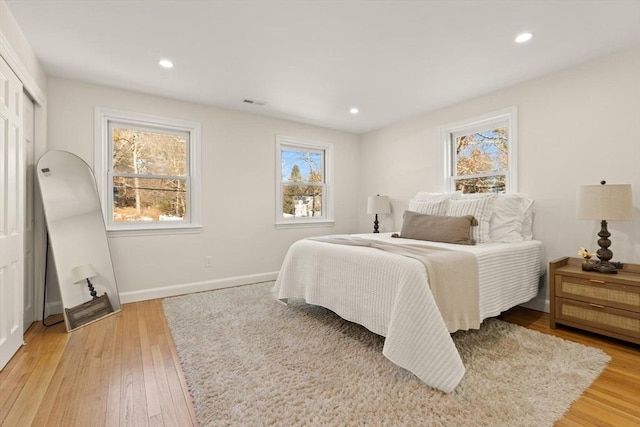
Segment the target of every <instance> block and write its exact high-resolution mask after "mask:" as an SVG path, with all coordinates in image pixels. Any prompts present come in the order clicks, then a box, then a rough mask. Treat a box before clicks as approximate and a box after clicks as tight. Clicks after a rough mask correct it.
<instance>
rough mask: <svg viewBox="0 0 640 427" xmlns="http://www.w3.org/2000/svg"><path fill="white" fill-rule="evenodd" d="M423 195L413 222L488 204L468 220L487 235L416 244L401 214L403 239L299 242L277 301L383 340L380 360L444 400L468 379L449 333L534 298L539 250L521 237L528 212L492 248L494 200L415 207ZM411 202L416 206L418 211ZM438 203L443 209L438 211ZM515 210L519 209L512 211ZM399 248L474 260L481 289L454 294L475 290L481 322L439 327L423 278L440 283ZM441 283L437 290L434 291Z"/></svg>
mask: <svg viewBox="0 0 640 427" xmlns="http://www.w3.org/2000/svg"><path fill="white" fill-rule="evenodd" d="M422 194H423V193H418V195H416V197H415V198H414V199H412V201H411V203H410V208H412V209H413V210H412V211H408V212H409V213H410V214H411V215H414V214H416V213H418V214H419V215H415V216H417V217H420V218H419V219H420V220H423V219H425V218H427V219H429V220H433V218H434V217H436V219H437V220H440V217H442V218H452V217H454V215H448V214H451V213H454V210H456V209H457V213H458V214H459V215H455V217H456V218H462V217H464V216H465V215H466V213H465V212H464V209H463V210H460V209H459V208H460V207H461V206H462V205H465V206H466V207H467V208H469V206H473V207H475V208H477V206H479V205H482V204H484V205H485V206H484V207H483V209H482V211H478V210H476V211H474V212H473V215H466V216H472V220H475V219H476V218H479V220H478V223H479V222H480V221H485V224H484V225H485V227H484V228H483V229H480V227H479V226H476V225H474V226H471V227H470V228H469V233H473V234H471V235H470V236H471V237H473V238H472V239H471V240H472V241H474V243H475V242H476V239H477V240H479V241H480V243H478V244H459V243H455V244H454V243H448V242H440V241H431V240H427V239H424V238H423V237H430V235H429V233H427V235H426V236H425V235H418V236H416V237H420V239H414V238H411V237H414V236H413V235H412V233H409V231H410V230H409V224H408V223H409V221H408V219H407V213H406V212H405V217H404V221H403V227H402V232H401V233H400V236H404V237H403V238H396V237H392V234H391V233H380V234H358V235H349V236H330V237H319V238H309V239H303V240H300V241H298V242H295V243H294V244H293V245H292V246H291V247H290V248H289V250H288V252H287V254H286V256H285V259H284V261H283V265H282V268H281V270H280V272H279V275H278V278H277V280H276V283H275V285H274V288H273V295H274V297H275V298H277V299H278V300H280V301H282V302H285V303H286V301H287V300H288V299H291V298H302V299H304V300H305V301H306V302H307V303H309V304H314V305H319V306H323V307H325V308H327V309H329V310H332V311H334V312H335V313H336V314H338V315H339V316H341V317H342V318H344V319H346V320H349V321H352V322H355V323H358V324H361V325H363V326H364V327H366V328H367V329H369V330H371V331H372V332H374V333H376V334H379V335H382V336H384V337H385V343H384V347H383V354H384V355H385V356H386V357H387V358H388V359H389V360H391V361H392V362H393V363H395V364H397V365H399V366H401V367H403V368H405V369H407V370H409V371H411V372H412V373H413V374H415V375H416V376H417V377H418V378H420V379H421V380H422V381H423V382H424V383H426V384H427V385H429V386H431V387H434V388H437V389H440V390H442V391H444V392H447V393H448V392H451V391H453V390H454V389H455V387H456V386H457V385H458V384H459V383H460V381H461V380H462V378H463V376H464V373H465V368H464V365H463V363H462V360H461V358H460V355H459V354H458V351H457V349H456V347H455V344H454V342H453V340H452V338H451V333H452V332H454V331H455V330H459V329H474V328H477V327H480V322H481V321H482V320H484V319H486V318H488V317H494V316H497V315H499V314H500V313H502V312H503V311H505V310H507V309H509V308H511V307H513V306H515V305H518V304H521V303H524V302H527V301H529V300H530V299H532V298H534V297H535V296H536V295H537V293H538V289H539V279H540V275H541V273H542V271H541V252H542V244H541V243H540V242H539V241H536V240H533V239H531V238H527V237H526V235H525V233H526V232H528V231H526V230H525V231H523V226H522V225H523V223H525V222H526V210H524V214H525V215H519V216H517V218H518V221H516V223H518V224H519V225H517V224H516V225H514V227H515V228H516V229H517V231H518V234H519V235H520V237H514V236H515V234H513V233H512V234H511V238H507V237H501V236H500V235H499V233H494V235H493V239H494V241H488V240H490V239H491V237H492V236H491V226H492V225H495V227H494V229H498V228H499V225H501V224H502V223H501V221H494V222H493V223H492V219H493V217H494V216H496V215H498V216H499V215H500V206H501V204H500V203H499V202H498V197H497V196H492V197H491V199H492V200H491V201H489V202H488V201H487V200H488V199H489V198H487V200H483V199H470V200H467V202H470V201H471V200H474V201H473V202H471V203H463V204H460V203H457V201H456V202H455V203H452V200H457V199H453V197H459V196H458V195H455V194H447V197H448V198H443V199H442V200H444V201H445V202H446V203H441V202H442V200H435V201H434V200H421V199H420V197H421V195H422ZM422 197H425V196H422ZM510 198H512V197H510ZM525 199H526V198H525ZM501 200H503V199H501ZM526 200H528V199H526ZM414 202H421V205H419V204H417V203H414ZM422 202H428V203H422ZM434 204H439V206H437V207H434ZM451 205H454V208H455V209H454V210H452V209H450V207H451ZM522 206H524V204H523V205H522ZM467 210H469V209H467ZM519 210H520V205H518V209H516V211H519ZM418 211H422V212H427V213H420V212H418ZM496 212H498V213H496ZM433 213H435V215H433ZM423 217H424V218H423ZM518 227H519V229H518ZM526 227H527V226H526V224H525V227H524V228H526ZM424 228H425V227H422V229H424ZM430 228H432V229H433V228H436V229H437V228H438V227H430ZM483 233H484V234H485V235H484V236H482V234H483ZM418 234H420V233H418ZM436 234H437V233H436ZM436 238H439V237H436ZM343 240H344V241H345V242H347V243H345V242H343ZM445 240H446V239H445ZM499 240H502V241H499ZM504 240H516V241H509V242H505V241H504ZM354 242H355V243H354ZM381 248H382V249H381ZM396 248H399V250H400V251H402V250H404V249H405V248H410V249H411V250H412V251H417V252H419V253H422V250H423V249H424V251H426V252H432V251H436V252H437V253H439V252H438V251H439V250H440V249H441V250H442V251H443V253H444V254H445V255H446V254H447V253H451V254H459V255H464V256H465V257H471V258H473V260H472V261H471V262H475V264H473V265H474V269H477V272H474V274H475V275H476V276H477V283H475V284H474V285H472V286H468V285H467V284H465V283H462V286H468V289H469V290H464V291H454V292H459V293H458V295H460V296H461V297H462V296H463V295H466V294H467V293H473V289H472V288H474V289H475V288H477V289H475V292H476V293H477V299H476V300H475V301H476V302H475V304H476V305H477V307H476V312H477V313H476V314H474V316H475V317H474V319H476V317H477V319H476V320H479V322H476V323H474V322H467V323H465V322H466V319H464V320H465V321H463V322H453V323H452V322H451V321H450V319H447V321H445V317H447V316H445V315H443V313H444V310H441V309H440V308H439V306H438V304H439V303H440V302H439V301H436V299H437V298H436V297H434V295H436V296H437V295H438V294H439V291H438V292H436V289H432V286H433V285H434V284H433V283H430V281H429V277H433V278H435V277H437V276H436V275H433V276H430V274H429V273H428V271H431V270H429V268H426V267H427V266H428V263H427V264H425V262H423V261H424V259H423V258H421V257H420V256H418V257H414V256H406V254H398V253H397V252H396V250H395V249H396ZM447 257H448V255H446V256H445V257H444V258H447ZM456 262H458V261H456ZM465 262H466V261H465ZM454 265H455V264H454ZM461 265H462V264H461ZM465 265H466V264H465ZM475 265H477V267H475ZM453 270H456V269H455V268H453ZM458 270H469V268H461V269H458ZM454 273H455V271H454ZM443 277H446V276H443ZM439 280H440V279H439ZM432 282H434V280H432ZM463 282H464V280H463ZM443 285H444V286H443ZM447 286H448V284H446V283H439V284H438V287H437V288H443V287H444V288H446V287H447ZM460 289H462V288H460ZM441 311H442V312H441Z"/></svg>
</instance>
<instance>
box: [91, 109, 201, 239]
mask: <svg viewBox="0 0 640 427" xmlns="http://www.w3.org/2000/svg"><path fill="white" fill-rule="evenodd" d="M199 145H200V124H199V123H194V122H187V121H183V120H175V119H167V118H162V117H154V116H149V115H143V114H136V113H128V112H122V111H115V110H106V109H96V159H95V160H96V161H95V168H96V170H95V175H96V181H97V183H98V190H99V193H100V199H101V204H102V212H103V214H104V216H105V225H106V227H107V230H110V231H111V230H137V231H139V230H150V231H158V230H180V229H182V230H183V231H184V229H189V228H196V227H199V226H200V224H199V222H200V212H199V194H200V193H199V190H200V182H199V181H200V179H199V167H198V159H199V155H198V153H199Z"/></svg>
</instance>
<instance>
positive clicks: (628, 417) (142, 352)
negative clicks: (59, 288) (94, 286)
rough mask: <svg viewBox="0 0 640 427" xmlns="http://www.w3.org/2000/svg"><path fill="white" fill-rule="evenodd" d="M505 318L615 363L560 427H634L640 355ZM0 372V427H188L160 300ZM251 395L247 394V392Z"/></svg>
mask: <svg viewBox="0 0 640 427" xmlns="http://www.w3.org/2000/svg"><path fill="white" fill-rule="evenodd" d="M503 320H506V321H509V322H513V323H517V324H519V325H522V326H525V327H527V328H530V329H535V330H538V331H541V332H544V333H549V334H553V335H557V336H560V337H562V338H566V339H569V340H572V341H577V342H580V343H583V344H586V345H590V346H593V347H599V348H601V349H603V350H604V351H606V352H607V353H608V354H609V355H611V357H612V358H613V360H612V361H611V363H610V364H609V366H608V367H607V369H606V370H605V372H604V373H603V374H602V375H601V376H600V377H599V378H598V379H597V380H596V381H595V382H594V383H593V384H592V385H591V387H589V389H587V390H586V391H585V393H584V394H583V395H582V397H581V398H580V399H579V400H578V401H576V402H575V403H574V404H573V405H572V406H571V408H570V409H569V411H568V412H567V414H566V415H565V416H564V418H562V419H561V420H560V421H559V422H558V423H557V424H556V425H557V426H581V427H583V426H616V427H624V426H639V425H640V348H639V347H638V346H635V345H631V344H624V343H622V342H620V341H615V340H610V339H607V338H603V337H599V336H597V335H593V334H589V333H586V332H580V331H577V330H570V329H556V330H551V329H549V326H548V324H549V318H548V315H547V314H546V313H540V312H537V311H532V310H527V309H523V308H515V309H512V310H510V311H509V312H508V313H506V314H505V315H504V316H503ZM25 341H26V345H25V346H24V347H23V348H21V349H20V350H19V352H18V353H17V354H16V355H15V356H14V357H13V359H11V361H10V362H9V364H8V365H7V366H6V367H5V369H4V370H3V371H2V372H0V425H2V426H11V427H14V426H30V425H33V426H65V427H66V426H83V427H84V426H109V427H111V426H129V425H136V426H145V425H164V426H171V427H173V426H176V427H178V426H193V425H197V422H196V420H195V415H194V411H193V407H192V405H191V398H190V396H189V393H188V391H187V388H186V385H185V381H184V378H183V375H182V371H181V368H180V364H179V362H178V359H177V355H176V352H175V347H174V344H173V340H172V338H171V334H170V332H169V329H168V326H167V322H166V320H165V318H164V314H163V311H162V305H161V302H160V300H153V301H144V302H139V303H133V304H125V305H124V306H123V311H122V312H121V313H118V314H116V315H113V316H111V317H109V318H107V319H103V320H101V321H99V322H96V323H94V324H91V325H88V326H86V327H84V328H81V329H79V330H77V331H74V332H72V333H66V332H65V329H64V325H62V324H60V325H56V326H53V327H51V328H45V327H44V326H42V324H40V323H38V324H34V325H33V326H32V327H31V328H30V329H29V331H28V332H27V334H26V336H25ZM247 392H248V393H250V390H247Z"/></svg>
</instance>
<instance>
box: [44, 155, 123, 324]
mask: <svg viewBox="0 0 640 427" xmlns="http://www.w3.org/2000/svg"><path fill="white" fill-rule="evenodd" d="M36 170H37V176H38V183H39V184H40V194H41V196H42V203H43V206H44V213H45V218H46V222H47V231H48V235H49V245H50V246H49V247H50V250H51V252H52V255H53V259H54V260H55V266H56V272H57V278H58V285H59V287H60V295H61V297H62V305H63V307H64V320H65V324H66V326H67V330H68V331H71V330H74V329H76V328H79V327H81V326H84V325H86V324H89V323H92V322H94V321H96V320H99V319H101V318H103V317H105V316H109V315H111V314H113V313H117V312H118V311H120V309H121V308H120V297H119V295H118V287H117V285H116V278H115V274H114V272H113V265H112V263H111V253H110V251H109V242H108V241H107V233H106V230H105V226H104V219H103V217H102V212H101V210H100V201H99V198H98V191H97V187H96V181H95V177H94V176H93V172H92V171H91V169H90V168H89V166H88V165H87V164H86V163H85V162H84V161H83V160H82V159H81V158H80V157H78V156H76V155H75V154H71V153H68V152H66V151H49V152H47V153H45V154H44V155H43V156H42V157H41V158H40V160H39V161H38V165H37V169H36Z"/></svg>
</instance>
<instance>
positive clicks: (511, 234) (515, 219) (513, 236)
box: [489, 194, 524, 243]
mask: <svg viewBox="0 0 640 427" xmlns="http://www.w3.org/2000/svg"><path fill="white" fill-rule="evenodd" d="M523 221H524V209H523V201H522V198H521V197H520V196H519V195H516V194H498V195H497V197H496V200H495V202H494V203H493V215H492V216H491V222H490V224H491V230H490V231H489V236H490V237H491V241H492V242H504V243H514V242H522V241H523V240H524V237H522V223H523Z"/></svg>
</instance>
